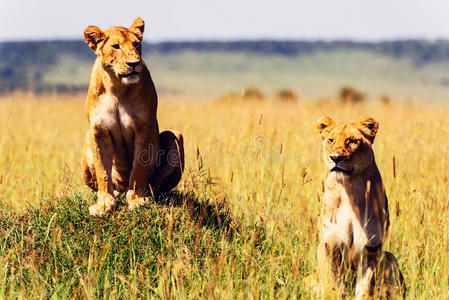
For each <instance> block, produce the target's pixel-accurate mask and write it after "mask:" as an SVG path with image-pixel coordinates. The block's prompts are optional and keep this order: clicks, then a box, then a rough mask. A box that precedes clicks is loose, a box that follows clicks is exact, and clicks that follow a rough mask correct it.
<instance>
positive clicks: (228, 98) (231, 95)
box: [218, 91, 241, 103]
mask: <svg viewBox="0 0 449 300" xmlns="http://www.w3.org/2000/svg"><path fill="white" fill-rule="evenodd" d="M240 99H241V97H240V95H239V94H238V93H236V92H232V91H231V92H227V93H226V94H224V95H223V96H221V97H220V98H218V102H222V103H230V102H235V101H237V100H240Z"/></svg>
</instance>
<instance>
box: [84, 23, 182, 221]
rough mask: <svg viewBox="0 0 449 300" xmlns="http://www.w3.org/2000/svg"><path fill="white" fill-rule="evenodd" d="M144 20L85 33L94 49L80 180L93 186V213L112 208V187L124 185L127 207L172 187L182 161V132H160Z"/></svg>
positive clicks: (87, 40)
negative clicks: (144, 53)
mask: <svg viewBox="0 0 449 300" xmlns="http://www.w3.org/2000/svg"><path fill="white" fill-rule="evenodd" d="M144 26H145V25H144V21H143V20H142V19H141V18H137V19H135V20H134V22H133V24H132V25H131V27H130V28H124V27H110V28H109V29H107V30H105V31H102V30H101V29H100V28H98V27H96V26H89V27H87V28H86V29H85V31H84V39H85V40H86V42H87V43H88V44H89V47H90V48H92V50H93V51H94V52H95V54H96V55H97V59H96V60H95V63H94V66H93V69H92V73H91V76H90V83H89V91H88V93H87V99H86V112H87V120H88V122H89V129H88V131H87V136H86V143H85V150H84V154H83V169H84V180H85V182H86V184H87V185H88V186H89V187H91V188H92V189H94V190H95V191H97V198H98V200H97V203H96V204H94V205H92V206H90V207H89V212H90V214H91V215H94V216H101V215H103V214H105V213H108V212H109V211H111V209H112V208H113V207H114V206H115V204H116V199H115V197H114V192H115V191H117V192H118V191H126V192H127V193H126V201H127V202H128V207H129V209H134V208H138V207H140V206H142V205H143V204H145V202H146V201H147V200H148V199H149V196H152V197H155V196H156V195H158V194H159V193H161V192H164V191H168V190H170V189H172V188H173V187H175V186H176V185H177V184H178V182H179V180H180V179H181V175H182V171H183V167H184V149H183V138H182V135H181V134H180V133H178V132H176V131H164V132H162V133H160V134H159V127H158V122H157V118H156V110H157V101H158V100H157V94H156V90H155V87H154V84H153V81H152V79H151V76H150V72H149V71H148V68H147V67H146V65H145V63H144V62H143V60H142V57H141V55H142V45H141V42H142V38H143V31H144Z"/></svg>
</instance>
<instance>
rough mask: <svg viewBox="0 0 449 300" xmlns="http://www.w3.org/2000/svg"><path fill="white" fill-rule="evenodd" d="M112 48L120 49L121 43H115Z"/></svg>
mask: <svg viewBox="0 0 449 300" xmlns="http://www.w3.org/2000/svg"><path fill="white" fill-rule="evenodd" d="M112 48H114V49H120V45H119V44H114V45H112Z"/></svg>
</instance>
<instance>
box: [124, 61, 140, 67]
mask: <svg viewBox="0 0 449 300" xmlns="http://www.w3.org/2000/svg"><path fill="white" fill-rule="evenodd" d="M126 64H127V65H128V66H130V67H136V66H138V65H139V64H140V61H128V62H126Z"/></svg>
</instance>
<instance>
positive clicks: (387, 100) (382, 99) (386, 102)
mask: <svg viewBox="0 0 449 300" xmlns="http://www.w3.org/2000/svg"><path fill="white" fill-rule="evenodd" d="M379 102H380V103H382V104H384V105H389V104H390V103H391V98H390V96H388V95H387V94H382V95H380V96H379Z"/></svg>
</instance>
